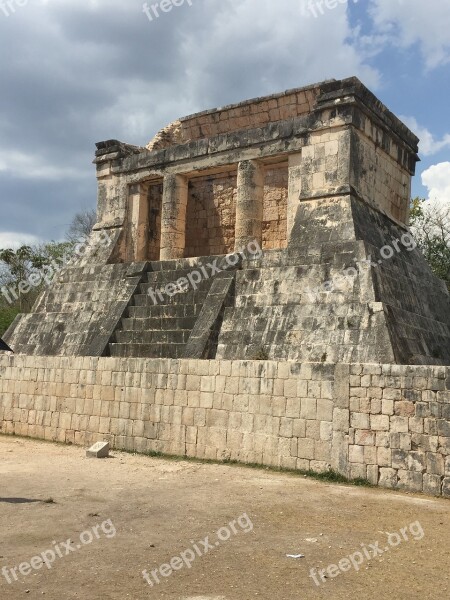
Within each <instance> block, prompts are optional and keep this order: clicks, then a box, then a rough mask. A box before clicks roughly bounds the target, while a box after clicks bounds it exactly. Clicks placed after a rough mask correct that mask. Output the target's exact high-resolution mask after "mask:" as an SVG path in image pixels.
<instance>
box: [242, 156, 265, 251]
mask: <svg viewBox="0 0 450 600" xmlns="http://www.w3.org/2000/svg"><path fill="white" fill-rule="evenodd" d="M263 200H264V168H263V166H262V165H260V164H259V163H257V162H256V161H254V160H244V161H242V162H240V163H239V166H238V176H237V202H236V234H235V239H236V241H235V251H239V250H242V249H244V248H245V247H247V246H248V244H249V243H250V242H254V241H257V242H258V243H259V244H260V245H261V244H262V221H263Z"/></svg>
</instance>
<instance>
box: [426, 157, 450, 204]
mask: <svg viewBox="0 0 450 600" xmlns="http://www.w3.org/2000/svg"><path fill="white" fill-rule="evenodd" d="M422 183H423V185H424V186H425V187H426V188H428V199H429V200H430V202H432V203H433V204H435V205H437V206H439V207H445V208H450V162H442V163H438V164H436V165H433V166H432V167H430V168H429V169H426V171H424V172H423V173H422Z"/></svg>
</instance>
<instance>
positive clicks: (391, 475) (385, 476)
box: [378, 468, 398, 489]
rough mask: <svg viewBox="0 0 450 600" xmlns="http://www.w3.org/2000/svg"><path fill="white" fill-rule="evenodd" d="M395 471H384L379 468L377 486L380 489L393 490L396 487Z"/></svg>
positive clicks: (396, 477)
mask: <svg viewBox="0 0 450 600" xmlns="http://www.w3.org/2000/svg"><path fill="white" fill-rule="evenodd" d="M397 481H398V476H397V471H396V470H395V469H384V468H380V477H379V480H378V485H380V486H381V487H385V488H389V489H394V488H396V487H397Z"/></svg>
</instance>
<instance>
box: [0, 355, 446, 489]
mask: <svg viewBox="0 0 450 600" xmlns="http://www.w3.org/2000/svg"><path fill="white" fill-rule="evenodd" d="M449 420H450V367H422V366H412V367H411V366H393V365H386V366H381V365H360V364H354V365H345V364H338V365H332V364H297V363H288V362H284V363H281V362H280V363H277V362H260V361H198V360H179V361H177V360H148V359H118V358H65V357H28V356H11V357H9V356H3V357H0V431H1V432H3V433H16V434H20V435H24V436H30V437H36V438H43V439H47V440H58V441H61V442H71V443H76V444H81V445H87V444H90V443H91V442H93V441H96V440H99V439H109V440H110V441H111V443H112V445H113V447H115V448H126V449H129V450H137V451H158V452H163V453H167V454H177V455H186V456H192V457H198V458H209V459H218V460H224V459H232V460H238V461H241V462H250V463H259V464H263V465H273V466H282V467H286V468H291V469H304V470H307V469H312V470H314V471H324V470H327V469H329V468H332V469H334V470H336V471H339V472H341V473H342V474H344V475H346V476H348V477H352V478H356V477H363V478H367V479H369V480H370V481H371V482H372V483H374V484H379V485H381V486H383V487H391V488H395V489H401V490H408V491H424V492H425V493H429V494H435V495H444V496H446V497H450V422H449Z"/></svg>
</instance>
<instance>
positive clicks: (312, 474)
mask: <svg viewBox="0 0 450 600" xmlns="http://www.w3.org/2000/svg"><path fill="white" fill-rule="evenodd" d="M0 436H4V437H14V438H19V439H23V440H31V441H34V442H42V443H44V444H58V445H60V446H73V444H72V442H70V443H66V442H58V441H52V440H43V439H41V438H31V437H26V436H23V435H16V434H14V433H1V432H0ZM78 447H81V446H78ZM111 450H112V451H113V452H114V451H116V452H123V453H124V454H130V455H131V456H148V457H149V458H156V459H159V460H166V461H172V462H189V463H196V464H201V465H226V466H233V467H239V468H246V469H255V470H257V471H269V472H271V473H284V474H286V475H291V476H293V477H305V478H309V479H316V480H317V481H323V482H326V483H338V484H341V485H352V486H357V487H376V486H374V485H372V484H371V483H370V481H368V480H367V479H361V478H358V479H348V478H347V477H344V475H341V474H340V473H337V472H336V471H333V470H332V469H330V470H329V471H325V472H323V473H318V472H316V471H311V470H308V471H305V470H298V469H287V468H284V467H270V466H266V465H261V464H260V463H246V462H239V461H237V460H231V459H227V458H225V459H224V460H213V459H210V458H195V457H194V456H180V455H174V454H164V453H163V452H157V451H154V450H147V451H146V452H137V451H136V450H127V449H126V448H112V449H111Z"/></svg>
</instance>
